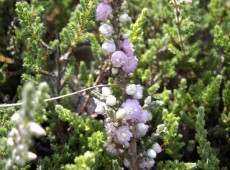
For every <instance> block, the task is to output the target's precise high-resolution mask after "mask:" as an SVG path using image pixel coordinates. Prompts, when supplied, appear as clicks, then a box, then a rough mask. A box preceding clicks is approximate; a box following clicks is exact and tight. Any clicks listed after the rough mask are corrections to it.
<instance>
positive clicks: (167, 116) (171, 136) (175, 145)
mask: <svg viewBox="0 0 230 170" xmlns="http://www.w3.org/2000/svg"><path fill="white" fill-rule="evenodd" d="M162 114H163V121H164V125H165V127H166V128H167V130H168V133H167V134H166V135H165V136H164V144H165V152H166V153H167V154H169V155H170V156H171V157H172V158H173V159H180V158H181V156H182V155H181V154H180V153H179V151H180V148H181V147H183V145H184V144H183V142H182V141H181V138H182V136H181V134H178V126H179V120H180V118H179V117H177V116H175V115H174V114H173V113H168V111H167V110H163V113H162Z"/></svg>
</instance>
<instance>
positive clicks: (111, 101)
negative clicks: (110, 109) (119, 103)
mask: <svg viewBox="0 0 230 170" xmlns="http://www.w3.org/2000/svg"><path fill="white" fill-rule="evenodd" d="M116 100H117V99H116V97H115V96H113V95H109V96H108V97H107V98H106V104H107V105H109V106H114V105H116Z"/></svg>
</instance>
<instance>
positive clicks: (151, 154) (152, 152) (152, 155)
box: [147, 149, 157, 158]
mask: <svg viewBox="0 0 230 170" xmlns="http://www.w3.org/2000/svg"><path fill="white" fill-rule="evenodd" d="M147 156H148V157H150V158H156V157H157V153H156V151H155V150H153V149H148V150H147Z"/></svg>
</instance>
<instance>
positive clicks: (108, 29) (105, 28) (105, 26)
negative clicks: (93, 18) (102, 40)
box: [99, 24, 113, 38]
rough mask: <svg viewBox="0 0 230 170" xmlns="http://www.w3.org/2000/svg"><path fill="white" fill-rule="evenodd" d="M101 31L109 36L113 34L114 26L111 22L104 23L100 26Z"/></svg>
mask: <svg viewBox="0 0 230 170" xmlns="http://www.w3.org/2000/svg"><path fill="white" fill-rule="evenodd" d="M99 31H100V33H101V34H103V35H104V36H105V37H107V38H108V37H110V36H111V35H112V34H113V27H112V26H111V25H109V24H103V25H101V26H100V28H99Z"/></svg>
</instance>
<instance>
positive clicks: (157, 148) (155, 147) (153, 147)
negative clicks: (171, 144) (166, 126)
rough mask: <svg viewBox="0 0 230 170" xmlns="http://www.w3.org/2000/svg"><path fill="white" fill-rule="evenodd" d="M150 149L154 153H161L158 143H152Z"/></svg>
mask: <svg viewBox="0 0 230 170" xmlns="http://www.w3.org/2000/svg"><path fill="white" fill-rule="evenodd" d="M152 149H153V150H155V151H156V153H160V152H162V148H161V146H160V145H159V144H158V143H154V144H153V146H152Z"/></svg>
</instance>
